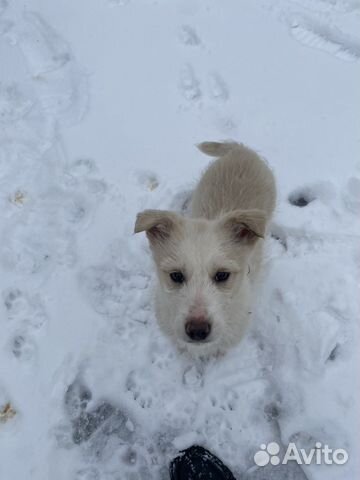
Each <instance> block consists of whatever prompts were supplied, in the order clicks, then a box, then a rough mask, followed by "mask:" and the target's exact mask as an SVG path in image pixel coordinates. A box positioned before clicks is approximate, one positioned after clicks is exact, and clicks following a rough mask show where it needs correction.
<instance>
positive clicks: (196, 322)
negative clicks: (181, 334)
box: [185, 318, 211, 342]
mask: <svg viewBox="0 0 360 480" xmlns="http://www.w3.org/2000/svg"><path fill="white" fill-rule="evenodd" d="M210 331H211V325H210V323H209V322H207V321H206V320H205V319H198V318H193V319H189V320H188V321H187V322H186V324H185V332H186V335H187V336H188V337H189V338H191V340H194V341H195V342H201V341H202V340H205V338H206V337H208V336H209V334H210Z"/></svg>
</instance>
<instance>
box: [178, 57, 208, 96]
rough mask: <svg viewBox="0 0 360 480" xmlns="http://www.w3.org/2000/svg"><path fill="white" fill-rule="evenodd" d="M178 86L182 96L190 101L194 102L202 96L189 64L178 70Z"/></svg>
mask: <svg viewBox="0 0 360 480" xmlns="http://www.w3.org/2000/svg"><path fill="white" fill-rule="evenodd" d="M179 88H180V91H181V94H182V96H183V97H184V98H185V99H186V100H188V101H190V102H196V101H198V100H199V99H200V98H201V96H202V93H201V89H200V84H199V81H198V79H197V78H196V75H195V72H194V69H193V67H192V66H191V65H190V64H187V65H185V66H184V67H183V68H182V70H181V72H180V81H179Z"/></svg>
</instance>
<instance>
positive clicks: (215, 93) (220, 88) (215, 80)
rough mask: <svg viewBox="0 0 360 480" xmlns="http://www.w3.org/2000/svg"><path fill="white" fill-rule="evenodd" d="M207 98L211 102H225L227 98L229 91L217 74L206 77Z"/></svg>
mask: <svg viewBox="0 0 360 480" xmlns="http://www.w3.org/2000/svg"><path fill="white" fill-rule="evenodd" d="M208 85H209V96H210V98H212V99H213V100H217V101H221V102H225V101H226V100H228V98H229V89H228V87H227V85H226V83H225V81H224V79H223V78H222V77H221V75H220V74H219V73H217V72H213V73H211V74H210V75H209V77H208Z"/></svg>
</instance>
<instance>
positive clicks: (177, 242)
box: [135, 142, 276, 355]
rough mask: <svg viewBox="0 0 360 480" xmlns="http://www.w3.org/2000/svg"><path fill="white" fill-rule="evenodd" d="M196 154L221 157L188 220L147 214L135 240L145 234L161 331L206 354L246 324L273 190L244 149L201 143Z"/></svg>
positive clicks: (264, 169) (235, 337)
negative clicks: (155, 279) (154, 275)
mask: <svg viewBox="0 0 360 480" xmlns="http://www.w3.org/2000/svg"><path fill="white" fill-rule="evenodd" d="M199 149H200V150H201V151H202V152H204V153H206V154H208V155H211V156H215V157H220V158H218V159H217V160H216V161H214V162H213V163H211V164H210V166H209V167H208V168H207V170H206V171H205V173H204V174H203V176H202V177H201V179H200V182H199V183H198V185H197V187H196V189H195V191H194V193H193V196H192V200H191V217H190V218H185V217H183V216H181V215H178V214H177V213H174V212H170V211H165V210H146V211H144V212H142V213H139V214H138V216H137V220H136V225H135V233H137V232H142V231H146V234H147V237H148V239H149V242H150V247H151V251H152V254H153V257H154V260H155V264H156V269H157V276H158V285H157V290H156V316H157V319H158V322H159V325H160V327H161V328H162V330H163V331H164V332H165V333H166V334H167V335H169V336H170V337H171V338H172V339H174V340H175V341H176V342H177V343H178V344H179V345H180V346H183V347H186V348H187V349H189V350H190V352H192V353H194V352H196V353H198V354H200V355H207V354H211V353H216V352H219V351H220V352H221V351H224V350H226V349H227V348H228V347H229V346H231V345H234V344H236V343H238V342H239V341H240V339H241V338H242V336H243V335H244V332H245V329H246V327H247V325H248V323H249V320H250V316H251V304H252V301H253V300H254V294H256V280H257V278H258V275H259V271H260V269H261V260H262V248H263V239H264V236H265V234H266V230H267V226H268V224H269V221H270V219H271V215H272V213H273V211H274V208H275V200H276V189H275V181H274V177H273V174H272V172H271V170H270V169H269V168H268V166H267V165H266V164H265V163H264V161H263V160H261V158H260V157H259V156H258V155H257V154H256V153H255V152H254V151H252V150H250V149H249V148H247V147H245V146H244V145H240V144H237V143H230V142H229V143H215V142H204V143H202V144H200V145H199Z"/></svg>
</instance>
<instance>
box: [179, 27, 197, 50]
mask: <svg viewBox="0 0 360 480" xmlns="http://www.w3.org/2000/svg"><path fill="white" fill-rule="evenodd" d="M179 40H180V42H181V43H182V44H183V45H187V46H190V47H196V46H198V45H200V44H201V40H200V38H199V36H198V34H197V33H196V30H195V29H194V28H193V27H191V26H190V25H182V26H181V27H180V30H179Z"/></svg>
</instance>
